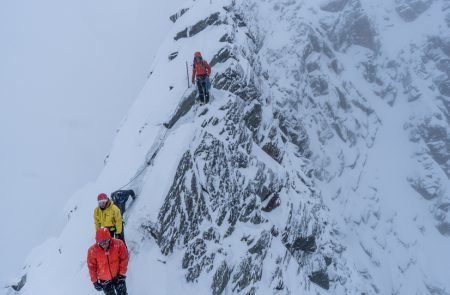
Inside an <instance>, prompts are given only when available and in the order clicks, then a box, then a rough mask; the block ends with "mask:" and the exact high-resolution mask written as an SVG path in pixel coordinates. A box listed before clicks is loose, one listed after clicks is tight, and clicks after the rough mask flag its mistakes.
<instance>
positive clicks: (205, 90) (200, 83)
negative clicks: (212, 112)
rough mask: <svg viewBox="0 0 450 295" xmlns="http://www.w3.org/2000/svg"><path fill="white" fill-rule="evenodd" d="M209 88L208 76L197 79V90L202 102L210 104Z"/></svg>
mask: <svg viewBox="0 0 450 295" xmlns="http://www.w3.org/2000/svg"><path fill="white" fill-rule="evenodd" d="M209 87H210V85H209V78H208V77H207V76H205V77H203V76H200V77H198V78H197V88H198V94H199V97H200V102H202V103H209Z"/></svg>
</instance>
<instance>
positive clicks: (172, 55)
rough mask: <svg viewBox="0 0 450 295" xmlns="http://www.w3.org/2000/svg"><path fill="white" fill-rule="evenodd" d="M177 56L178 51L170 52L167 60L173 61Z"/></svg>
mask: <svg viewBox="0 0 450 295" xmlns="http://www.w3.org/2000/svg"><path fill="white" fill-rule="evenodd" d="M177 56H178V51H177V52H172V53H171V54H169V60H174V59H175V58H177Z"/></svg>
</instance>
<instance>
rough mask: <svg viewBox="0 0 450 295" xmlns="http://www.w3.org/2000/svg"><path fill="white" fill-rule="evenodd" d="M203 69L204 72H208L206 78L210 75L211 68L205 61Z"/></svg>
mask: <svg viewBox="0 0 450 295" xmlns="http://www.w3.org/2000/svg"><path fill="white" fill-rule="evenodd" d="M205 67H206V71H207V72H208V77H209V75H211V66H210V65H209V63H208V62H207V61H206V60H205Z"/></svg>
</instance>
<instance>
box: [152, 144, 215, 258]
mask: <svg viewBox="0 0 450 295" xmlns="http://www.w3.org/2000/svg"><path fill="white" fill-rule="evenodd" d="M192 167H193V162H192V155H191V154H190V153H189V152H186V153H185V154H184V155H183V158H182V159H181V161H180V164H179V165H178V168H177V172H176V175H175V178H174V182H173V184H172V186H171V188H170V190H169V193H168V195H167V197H166V199H165V201H164V204H163V206H162V207H161V209H160V211H159V215H158V221H159V224H160V229H159V233H160V237H159V238H160V239H159V243H158V244H159V246H160V248H161V252H162V253H163V254H165V255H168V254H169V253H171V252H172V251H173V248H174V246H175V245H176V243H177V242H178V241H179V238H182V243H183V244H184V245H187V243H188V242H189V241H190V240H191V239H192V238H194V237H195V236H197V235H198V234H199V233H200V231H199V225H200V223H201V222H202V221H203V219H205V218H206V219H210V218H211V217H210V216H209V212H208V208H207V205H206V203H205V199H204V194H203V191H202V190H201V189H199V187H198V183H197V178H196V175H195V174H192V173H191V172H190V171H191V169H192Z"/></svg>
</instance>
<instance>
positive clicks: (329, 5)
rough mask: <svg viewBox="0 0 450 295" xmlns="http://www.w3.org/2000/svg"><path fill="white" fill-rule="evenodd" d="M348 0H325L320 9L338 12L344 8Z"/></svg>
mask: <svg viewBox="0 0 450 295" xmlns="http://www.w3.org/2000/svg"><path fill="white" fill-rule="evenodd" d="M348 1H349V0H327V1H326V2H325V3H324V4H322V5H320V9H322V10H324V11H328V12H338V11H341V10H342V9H344V7H345V5H347V3H348Z"/></svg>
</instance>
